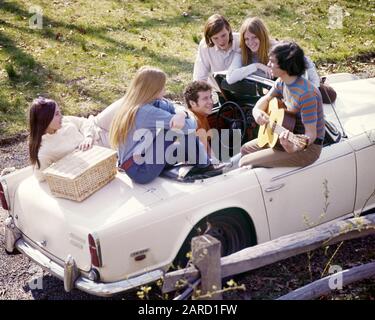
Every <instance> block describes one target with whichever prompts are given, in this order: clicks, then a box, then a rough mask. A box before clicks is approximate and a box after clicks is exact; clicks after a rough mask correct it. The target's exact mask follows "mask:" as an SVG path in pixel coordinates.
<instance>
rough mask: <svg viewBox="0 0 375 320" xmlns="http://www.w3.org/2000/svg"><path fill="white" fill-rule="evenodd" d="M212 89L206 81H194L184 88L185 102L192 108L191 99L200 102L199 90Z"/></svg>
mask: <svg viewBox="0 0 375 320" xmlns="http://www.w3.org/2000/svg"><path fill="white" fill-rule="evenodd" d="M208 90H212V87H211V86H210V85H209V84H208V83H207V82H205V81H193V82H191V83H190V84H188V86H187V87H186V88H185V90H184V97H185V102H186V105H187V106H188V108H189V109H190V108H191V105H190V101H194V102H198V98H199V95H198V93H199V92H202V91H208Z"/></svg>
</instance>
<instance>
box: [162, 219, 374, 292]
mask: <svg viewBox="0 0 375 320" xmlns="http://www.w3.org/2000/svg"><path fill="white" fill-rule="evenodd" d="M374 233H375V213H374V214H370V215H367V216H363V217H356V218H352V219H347V220H341V221H333V222H328V223H325V224H322V225H320V226H317V227H314V228H311V229H308V230H305V231H301V232H297V233H294V234H290V235H286V236H283V237H280V238H277V239H275V240H271V241H268V242H265V243H262V244H259V245H256V246H253V247H249V248H246V249H243V250H241V251H238V252H236V253H233V254H231V255H229V256H226V257H222V258H221V259H220V266H221V278H226V277H229V276H233V275H236V274H240V273H243V272H247V271H251V270H254V269H257V268H260V267H263V266H266V265H269V264H272V263H275V262H277V261H280V260H284V259H287V258H289V257H292V256H295V255H298V254H301V253H305V252H309V251H312V250H315V249H318V248H320V247H324V246H329V245H332V244H335V243H338V242H341V241H344V240H350V239H355V238H361V237H365V236H367V235H370V234H374ZM210 267H211V266H210V265H207V268H210ZM204 273H209V270H207V271H204V270H203V271H202V268H200V269H198V268H197V267H195V266H194V265H193V266H190V267H188V268H186V269H181V270H177V271H173V272H170V273H167V274H166V275H165V276H164V284H163V289H162V290H163V292H165V293H166V292H171V291H175V290H177V289H181V288H183V287H184V286H187V285H188V284H189V283H193V282H195V281H196V280H197V279H198V278H199V277H200V274H204ZM202 282H203V280H202Z"/></svg>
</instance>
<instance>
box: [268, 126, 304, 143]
mask: <svg viewBox="0 0 375 320" xmlns="http://www.w3.org/2000/svg"><path fill="white" fill-rule="evenodd" d="M272 130H273V132H275V133H277V134H278V135H280V133H281V132H284V131H286V130H287V129H285V128H284V127H283V126H280V125H279V124H277V123H276V122H273V123H272ZM288 140H289V141H290V142H292V143H294V144H299V143H300V140H299V139H297V138H296V136H295V135H294V133H293V132H290V133H289V135H288Z"/></svg>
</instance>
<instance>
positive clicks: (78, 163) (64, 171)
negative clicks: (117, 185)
mask: <svg viewBox="0 0 375 320" xmlns="http://www.w3.org/2000/svg"><path fill="white" fill-rule="evenodd" d="M115 154H116V151H115V150H112V149H109V148H105V147H100V146H93V147H92V148H90V149H89V150H86V151H81V150H74V151H73V152H71V153H69V154H68V155H66V156H65V157H63V158H61V159H60V160H58V161H56V162H55V163H53V164H52V165H50V166H49V167H48V168H47V169H45V170H43V173H44V174H45V175H46V176H59V177H64V178H67V179H75V178H77V177H78V176H80V175H81V174H82V173H84V172H85V171H87V170H88V169H90V168H92V167H94V166H95V165H97V164H98V163H100V162H101V161H103V160H105V159H108V158H110V157H112V156H113V155H115Z"/></svg>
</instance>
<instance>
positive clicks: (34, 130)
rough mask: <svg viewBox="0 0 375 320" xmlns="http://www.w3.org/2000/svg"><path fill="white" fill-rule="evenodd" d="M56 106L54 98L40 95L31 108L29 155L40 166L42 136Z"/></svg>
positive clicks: (32, 161)
mask: <svg viewBox="0 0 375 320" xmlns="http://www.w3.org/2000/svg"><path fill="white" fill-rule="evenodd" d="M56 106H57V103H56V102H55V101H54V100H51V99H45V98H43V97H39V98H36V99H34V101H33V102H32V103H31V106H30V109H29V129H30V137H29V156H30V161H31V164H33V165H35V164H37V165H38V168H40V162H39V159H38V153H39V149H40V143H41V141H42V136H43V135H44V134H45V133H46V130H47V128H48V126H49V124H50V123H51V121H52V119H53V117H54V115H55V109H56Z"/></svg>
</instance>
